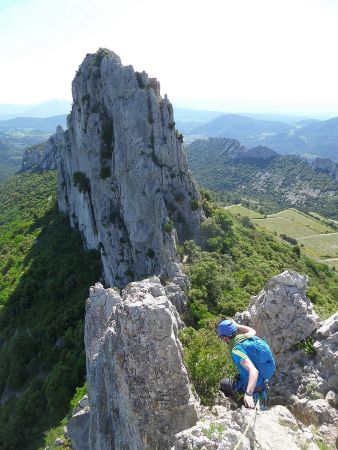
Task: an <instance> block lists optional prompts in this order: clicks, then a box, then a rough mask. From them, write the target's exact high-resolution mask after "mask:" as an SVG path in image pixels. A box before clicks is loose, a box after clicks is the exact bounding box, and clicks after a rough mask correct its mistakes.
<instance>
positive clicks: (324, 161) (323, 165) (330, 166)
mask: <svg viewBox="0 0 338 450" xmlns="http://www.w3.org/2000/svg"><path fill="white" fill-rule="evenodd" d="M311 167H312V168H313V169H314V170H315V171H316V172H323V173H326V174H327V175H329V176H330V177H331V178H332V179H333V180H334V181H336V182H338V164H337V163H335V162H334V161H332V159H329V158H316V159H314V160H313V161H312V163H311Z"/></svg>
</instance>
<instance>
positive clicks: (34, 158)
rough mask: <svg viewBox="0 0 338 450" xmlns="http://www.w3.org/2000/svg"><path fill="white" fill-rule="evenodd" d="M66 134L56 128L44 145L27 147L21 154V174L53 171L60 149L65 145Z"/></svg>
mask: <svg viewBox="0 0 338 450" xmlns="http://www.w3.org/2000/svg"><path fill="white" fill-rule="evenodd" d="M66 136H67V134H66V133H64V131H63V129H62V127H61V126H60V125H58V126H57V127H56V133H55V134H53V135H52V136H51V137H50V138H49V139H48V141H47V142H46V143H44V144H37V145H33V146H32V147H28V148H27V149H26V150H25V151H24V154H23V158H22V166H21V172H43V171H45V170H55V169H56V168H57V165H58V161H59V159H60V151H61V147H63V146H64V144H65V138H66Z"/></svg>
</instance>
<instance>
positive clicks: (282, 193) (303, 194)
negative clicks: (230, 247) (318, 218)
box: [186, 138, 338, 219]
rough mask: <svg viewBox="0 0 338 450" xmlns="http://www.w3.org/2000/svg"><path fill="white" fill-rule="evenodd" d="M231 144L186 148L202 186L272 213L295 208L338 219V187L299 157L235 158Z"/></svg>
mask: <svg viewBox="0 0 338 450" xmlns="http://www.w3.org/2000/svg"><path fill="white" fill-rule="evenodd" d="M229 141H230V142H231V141H232V140H229V139H221V138H213V139H207V140H197V141H195V142H193V143H192V144H190V145H188V146H187V147H186V152H187V157H188V164H189V167H190V169H191V170H192V172H193V175H194V176H195V178H196V180H197V181H198V182H199V183H200V184H201V185H202V186H205V187H207V188H209V189H212V190H214V191H217V192H225V191H226V192H231V193H233V194H234V195H237V196H238V197H239V198H240V197H242V196H244V197H249V198H254V199H255V200H259V201H261V202H263V203H265V205H267V206H268V207H269V211H270V212H277V211H278V210H280V209H284V208H287V207H290V206H295V207H297V208H298V209H301V210H303V211H305V212H309V211H315V212H318V213H319V214H322V215H324V216H326V217H330V218H334V219H338V184H337V183H335V182H334V181H333V180H331V178H330V177H329V176H327V175H325V174H318V173H316V172H315V171H314V170H313V169H312V168H311V166H310V165H309V164H308V163H307V162H306V161H305V160H303V159H302V158H300V157H298V156H291V155H286V156H285V155H284V156H282V155H279V156H276V157H274V158H272V159H269V160H267V161H264V160H262V159H260V160H256V161H255V160H245V159H243V158H242V159H235V158H234V155H233V154H232V153H229V151H228V147H229ZM232 142H236V141H232Z"/></svg>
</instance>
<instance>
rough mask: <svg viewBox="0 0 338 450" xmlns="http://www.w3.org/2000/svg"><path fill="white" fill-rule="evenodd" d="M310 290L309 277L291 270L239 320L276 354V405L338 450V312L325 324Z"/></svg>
mask: <svg viewBox="0 0 338 450" xmlns="http://www.w3.org/2000/svg"><path fill="white" fill-rule="evenodd" d="M307 289H308V278H307V276H305V275H300V274H299V273H297V272H294V271H292V270H286V271H285V272H283V273H281V274H279V275H277V276H275V277H273V278H271V279H270V280H269V281H268V283H267V284H266V285H265V287H264V289H262V291H261V292H260V293H259V294H258V295H257V296H255V297H252V299H251V301H250V304H249V308H248V311H245V312H244V313H240V314H237V318H238V320H239V321H241V322H242V323H246V324H248V325H251V326H252V327H253V328H255V329H256V331H257V334H258V335H259V336H261V337H263V338H264V339H266V340H267V342H268V343H269V345H270V346H271V349H272V351H273V353H274V355H275V358H276V363H277V370H276V374H275V376H274V377H273V378H272V380H271V382H270V388H271V390H270V400H271V402H272V403H282V404H285V405H287V406H288V407H289V408H290V409H291V410H292V412H293V413H294V414H295V416H296V417H297V418H298V419H299V420H301V421H302V422H303V423H304V424H305V425H308V426H309V425H315V426H316V427H317V432H318V436H319V437H320V438H321V439H322V440H323V441H324V442H325V444H326V445H328V446H329V448H335V445H336V439H337V425H338V414H337V409H336V408H337V398H338V395H337V394H338V377H337V374H338V352H337V342H338V313H336V314H333V315H332V316H331V317H329V318H328V319H327V320H326V321H324V322H321V321H320V318H319V317H318V315H317V314H316V313H315V311H314V309H313V305H312V303H311V301H310V299H309V298H308V297H307V296H306V291H307Z"/></svg>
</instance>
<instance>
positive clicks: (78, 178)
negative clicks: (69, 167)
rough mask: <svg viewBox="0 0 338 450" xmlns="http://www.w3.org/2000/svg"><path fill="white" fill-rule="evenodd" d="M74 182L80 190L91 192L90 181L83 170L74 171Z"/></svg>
mask: <svg viewBox="0 0 338 450" xmlns="http://www.w3.org/2000/svg"><path fill="white" fill-rule="evenodd" d="M73 182H74V185H75V186H77V187H78V188H79V191H80V192H89V191H90V181H89V179H88V178H87V176H86V174H84V173H83V172H74V173H73Z"/></svg>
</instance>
